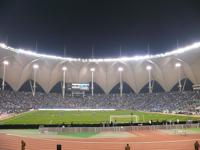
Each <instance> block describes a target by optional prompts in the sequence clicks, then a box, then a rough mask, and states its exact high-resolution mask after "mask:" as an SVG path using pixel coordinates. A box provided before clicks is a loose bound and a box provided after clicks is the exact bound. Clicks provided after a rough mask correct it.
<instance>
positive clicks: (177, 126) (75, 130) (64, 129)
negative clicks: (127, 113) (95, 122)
mask: <svg viewBox="0 0 200 150" xmlns="http://www.w3.org/2000/svg"><path fill="white" fill-rule="evenodd" d="M199 127H200V124H199V123H196V124H171V125H170V124H165V125H149V126H142V125H141V126H113V127H64V126H63V127H40V128H39V131H40V132H41V133H48V132H54V133H81V132H93V133H100V132H131V131H139V130H159V129H163V130H164V129H187V128H199Z"/></svg>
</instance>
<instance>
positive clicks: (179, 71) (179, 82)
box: [175, 63, 182, 92]
mask: <svg viewBox="0 0 200 150" xmlns="http://www.w3.org/2000/svg"><path fill="white" fill-rule="evenodd" d="M175 67H176V68H177V69H178V88H179V91H180V92H181V88H182V85H181V64H180V63H176V64H175Z"/></svg>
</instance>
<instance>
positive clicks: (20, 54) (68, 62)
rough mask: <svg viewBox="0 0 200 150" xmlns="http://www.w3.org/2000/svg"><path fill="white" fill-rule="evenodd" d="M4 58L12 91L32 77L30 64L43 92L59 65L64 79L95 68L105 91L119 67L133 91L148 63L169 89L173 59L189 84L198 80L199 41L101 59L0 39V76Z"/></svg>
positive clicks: (174, 77) (174, 76)
mask: <svg viewBox="0 0 200 150" xmlns="http://www.w3.org/2000/svg"><path fill="white" fill-rule="evenodd" d="M4 60H7V61H8V62H9V64H8V65H7V66H6V78H5V80H6V82H7V83H8V84H9V85H10V86H11V87H12V88H13V90H15V91H17V90H19V89H20V87H21V86H22V85H23V84H24V83H25V82H26V81H27V80H30V79H33V67H32V66H33V65H34V64H38V65H39V69H38V71H37V82H38V84H39V85H40V86H41V87H42V88H43V89H44V91H45V92H46V93H48V92H49V91H50V90H51V89H52V88H53V87H54V85H55V84H56V83H58V82H59V81H62V75H63V70H62V67H63V66H66V67H67V70H66V82H90V81H91V71H90V69H91V68H95V72H94V82H96V83H97V84H98V85H99V86H100V87H101V88H102V89H103V90H104V92H105V93H109V92H110V90H111V89H112V88H113V87H114V86H115V85H116V84H117V83H119V72H118V68H119V67H123V69H124V71H123V73H122V78H123V81H125V82H126V83H127V84H128V85H129V86H130V87H131V88H132V89H133V90H134V91H135V92H136V93H139V91H140V90H141V89H142V88H143V87H144V85H146V84H147V83H148V72H147V70H146V66H147V65H150V66H151V67H152V69H151V73H152V80H156V81H157V82H158V83H159V84H160V85H161V86H162V87H163V89H164V90H165V91H170V90H171V89H172V88H173V86H174V85H175V84H176V83H177V82H178V71H177V69H178V68H177V67H175V64H176V63H180V64H181V67H180V68H179V69H181V70H180V71H181V79H183V78H188V79H190V80H191V81H192V82H193V84H199V83H200V42H198V43H194V44H192V45H189V46H186V47H183V48H179V49H177V50H174V51H170V52H167V53H163V54H157V55H146V56H133V57H121V58H105V59H80V58H69V57H66V58H64V57H59V56H52V55H45V54H38V53H35V52H33V51H29V50H23V49H15V48H12V47H9V46H7V45H5V44H3V43H0V62H1V65H0V78H2V77H3V61H4Z"/></svg>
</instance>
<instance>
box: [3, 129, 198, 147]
mask: <svg viewBox="0 0 200 150" xmlns="http://www.w3.org/2000/svg"><path fill="white" fill-rule="evenodd" d="M134 134H135V135H137V137H132V138H120V137H119V138H88V139H47V138H46V139H39V138H31V137H17V136H13V135H6V134H0V150H19V149H20V142H21V140H24V141H25V142H26V150H56V144H62V150H123V149H124V147H125V145H126V143H129V144H130V146H131V148H132V149H131V150H194V146H193V144H194V141H195V140H196V139H197V140H200V135H197V134H194V135H186V136H181V135H168V134H165V133H162V132H160V131H137V132H134Z"/></svg>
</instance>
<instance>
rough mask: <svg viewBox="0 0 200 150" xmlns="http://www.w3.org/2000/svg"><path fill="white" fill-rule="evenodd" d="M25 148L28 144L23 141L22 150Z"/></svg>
mask: <svg viewBox="0 0 200 150" xmlns="http://www.w3.org/2000/svg"><path fill="white" fill-rule="evenodd" d="M25 147H26V143H25V142H24V141H23V140H21V150H25Z"/></svg>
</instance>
